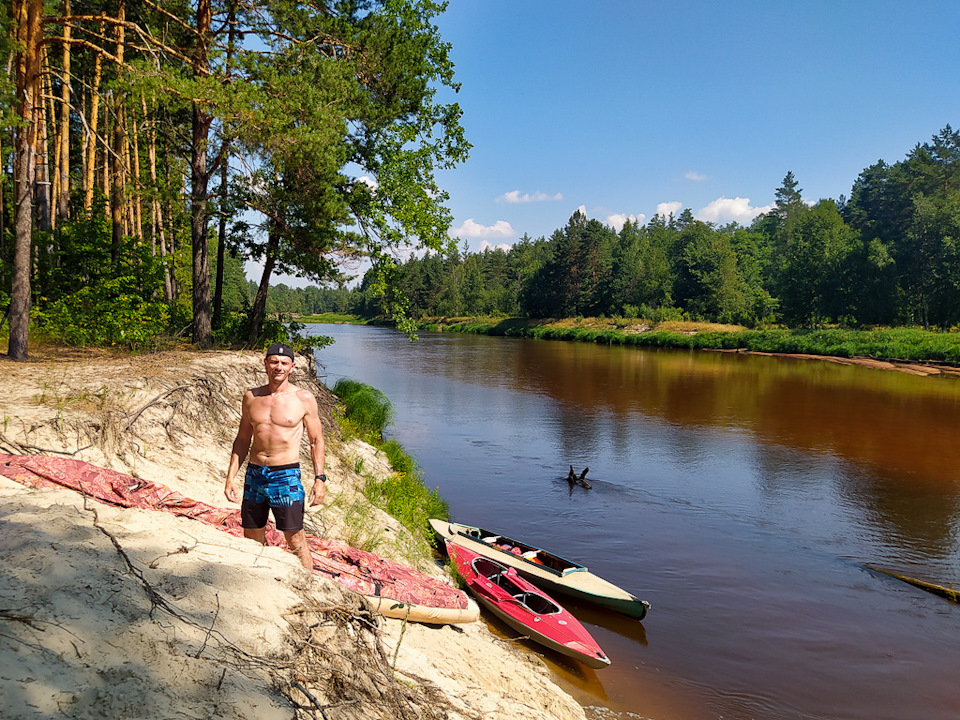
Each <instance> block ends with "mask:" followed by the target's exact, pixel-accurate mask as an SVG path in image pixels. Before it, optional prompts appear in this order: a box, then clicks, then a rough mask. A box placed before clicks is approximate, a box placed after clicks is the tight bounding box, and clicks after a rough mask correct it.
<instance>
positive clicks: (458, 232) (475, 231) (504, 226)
mask: <svg viewBox="0 0 960 720" xmlns="http://www.w3.org/2000/svg"><path fill="white" fill-rule="evenodd" d="M450 235H451V236H453V237H461V238H507V237H514V236H515V235H516V232H514V229H513V226H511V225H510V223H508V222H507V221H506V220H497V221H496V222H495V223H494V224H493V225H481V224H480V223H478V222H474V220H473V218H469V219H467V221H466V222H464V223H463V225H461V226H460V227H458V228H451V229H450Z"/></svg>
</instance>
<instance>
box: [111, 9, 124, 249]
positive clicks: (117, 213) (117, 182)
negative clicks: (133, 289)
mask: <svg viewBox="0 0 960 720" xmlns="http://www.w3.org/2000/svg"><path fill="white" fill-rule="evenodd" d="M125 15H126V3H125V2H124V0H120V6H119V7H118V8H117V19H118V20H120V22H121V23H122V22H123V21H124V19H125ZM116 38H117V44H116V56H117V60H118V61H119V63H120V65H121V66H122V65H123V48H124V42H125V31H124V27H123V25H122V24H117V26H116ZM113 106H114V114H113V152H112V153H111V155H110V158H111V162H110V166H111V175H112V176H113V177H112V183H111V184H110V186H109V187H110V224H111V228H112V232H111V245H110V259H111V260H112V261H113V264H114V265H116V264H117V262H118V260H119V257H120V246H121V245H122V244H123V189H124V180H125V178H124V172H123V143H124V132H123V130H124V128H123V124H124V112H123V98H122V97H121V93H119V92H115V93H114V95H113Z"/></svg>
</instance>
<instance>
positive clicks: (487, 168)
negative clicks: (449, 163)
mask: <svg viewBox="0 0 960 720" xmlns="http://www.w3.org/2000/svg"><path fill="white" fill-rule="evenodd" d="M958 11H960V2H923V1H920V2H916V1H910V2H907V1H906V0H904V1H903V2H887V1H884V0H862V1H860V0H858V1H844V0H833V1H832V2H827V1H825V0H793V1H791V2H785V1H784V2H781V1H779V0H765V1H756V2H753V1H746V0H728V1H727V2H706V1H701V2H692V1H688V0H671V1H670V2H663V1H661V2H646V1H638V2H626V1H613V0H591V1H590V2H582V1H581V2H571V1H569V0H451V2H450V6H449V7H448V9H447V11H446V12H445V13H444V14H443V15H442V16H440V18H439V19H438V25H439V27H440V30H441V33H442V35H443V37H444V39H445V40H446V41H447V42H450V43H451V44H452V46H453V47H452V51H451V55H452V59H453V62H454V64H455V66H456V79H457V81H458V82H460V83H461V85H462V87H461V90H460V92H459V94H458V95H456V96H455V98H454V99H455V100H456V101H457V102H458V103H460V105H461V107H462V109H463V113H464V114H463V118H462V123H463V125H464V127H465V130H466V134H467V138H468V140H470V142H471V143H473V149H472V151H471V153H470V158H469V160H467V161H466V162H465V163H464V164H462V165H461V166H459V167H458V168H457V169H455V170H452V171H444V172H442V173H440V176H439V179H440V183H441V185H442V186H443V187H444V188H445V189H446V190H447V191H448V192H449V193H450V201H449V203H448V206H449V207H450V209H451V211H452V212H453V215H454V223H453V228H452V229H451V235H453V236H456V237H460V238H461V239H463V240H465V241H467V242H468V243H469V247H470V249H471V250H478V249H480V248H482V247H484V246H486V245H510V244H513V243H514V242H515V241H516V240H518V239H519V238H520V237H522V236H523V234H524V233H527V234H529V235H530V236H531V237H533V238H537V237H540V236H545V237H549V236H550V234H551V233H552V232H553V231H554V230H556V229H558V228H562V227H563V226H564V225H565V224H566V222H567V220H568V219H569V218H570V216H571V214H572V213H573V212H574V211H575V210H577V209H578V208H582V209H583V210H584V211H585V212H586V214H587V216H588V217H590V218H596V219H597V220H600V221H602V222H604V223H606V224H609V225H612V226H614V227H618V226H619V225H620V224H622V222H623V219H624V218H626V217H633V218H635V219H639V220H640V221H641V223H642V222H646V221H649V220H650V219H651V218H652V217H653V215H654V214H656V213H657V212H658V211H661V212H669V211H670V210H675V209H679V208H683V207H688V208H690V209H691V210H692V211H693V212H694V214H695V216H697V217H698V218H699V219H703V220H710V221H716V222H727V221H730V220H735V221H738V222H741V223H744V224H746V223H749V222H750V220H752V218H753V217H754V216H755V215H756V214H757V213H758V212H760V211H762V210H763V209H764V208H766V207H768V206H769V205H770V204H771V203H772V202H773V198H774V191H775V189H776V188H777V187H778V186H779V185H780V184H781V181H782V179H783V177H784V175H786V173H787V171H788V170H792V171H793V173H794V175H795V176H796V178H797V180H798V181H799V184H800V187H801V188H802V189H803V195H804V198H805V199H806V200H808V201H815V200H818V199H820V198H825V197H830V198H837V197H839V196H840V195H841V194H845V195H849V193H850V188H851V186H852V184H853V182H854V180H855V179H856V177H857V175H858V174H859V173H860V171H861V170H863V169H864V168H865V167H867V166H868V165H871V164H873V163H874V162H876V161H877V160H879V159H883V160H886V161H887V162H896V161H898V160H901V159H902V158H903V157H904V156H905V155H906V153H907V152H909V150H910V149H911V148H912V147H913V146H914V145H916V144H917V143H918V142H926V141H927V140H929V139H930V137H931V136H932V135H934V134H935V133H936V132H938V131H939V130H940V129H941V128H942V127H943V126H944V125H946V124H948V123H950V124H952V125H953V126H954V127H957V126H960V87H958V86H960V72H958V68H960V42H958V33H957V30H958V22H957V18H958V14H960V13H958ZM444 97H445V98H446V97H447V96H444Z"/></svg>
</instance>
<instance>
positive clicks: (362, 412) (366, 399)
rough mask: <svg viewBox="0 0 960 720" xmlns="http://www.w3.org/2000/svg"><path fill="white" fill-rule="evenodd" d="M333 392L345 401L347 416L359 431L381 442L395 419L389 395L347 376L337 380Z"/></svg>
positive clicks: (377, 442) (375, 441) (376, 442)
mask: <svg viewBox="0 0 960 720" xmlns="http://www.w3.org/2000/svg"><path fill="white" fill-rule="evenodd" d="M333 392H334V394H335V395H337V396H338V397H339V398H340V399H341V400H342V401H343V405H344V410H345V416H346V418H347V419H348V420H349V421H350V422H351V423H352V424H353V426H354V427H355V428H356V429H357V431H358V433H359V434H360V435H365V436H369V437H370V438H371V439H372V441H373V444H379V442H380V441H381V440H382V439H383V431H384V429H385V428H386V427H387V426H388V425H389V424H390V423H391V422H392V421H393V405H392V404H391V403H390V401H389V400H388V399H387V396H386V395H384V394H383V392H381V391H380V390H377V389H376V388H374V387H371V386H370V385H367V384H365V383H362V382H359V381H357V380H349V379H347V378H340V379H339V380H337V382H336V383H335V384H334V386H333Z"/></svg>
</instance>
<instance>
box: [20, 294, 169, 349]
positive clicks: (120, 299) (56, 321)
mask: <svg viewBox="0 0 960 720" xmlns="http://www.w3.org/2000/svg"><path fill="white" fill-rule="evenodd" d="M134 281H135V279H134V278H114V279H112V280H108V281H106V282H103V283H100V284H97V285H93V286H90V287H85V288H82V289H80V290H77V291H76V292H74V293H73V294H72V295H67V296H65V297H61V298H60V299H58V300H56V301H54V302H53V303H50V304H48V305H47V306H46V307H45V309H43V310H39V311H36V312H35V314H34V322H35V323H36V327H37V329H38V330H39V331H40V332H41V333H42V334H43V335H44V336H45V337H46V338H48V339H49V340H51V341H54V342H62V343H66V344H68V345H79V346H87V345H99V346H119V347H124V348H127V349H129V350H147V349H153V348H154V347H155V346H156V343H157V341H158V338H159V337H160V336H161V335H162V334H163V332H164V330H165V329H166V328H167V320H168V313H167V307H166V305H164V304H162V303H157V302H149V301H147V300H144V299H143V298H142V297H141V296H140V295H139V294H138V293H136V292H134V291H133V290H132V289H131V285H132V284H133V283H134Z"/></svg>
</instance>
